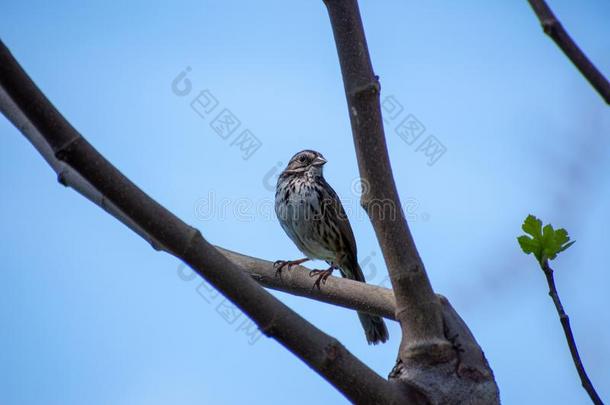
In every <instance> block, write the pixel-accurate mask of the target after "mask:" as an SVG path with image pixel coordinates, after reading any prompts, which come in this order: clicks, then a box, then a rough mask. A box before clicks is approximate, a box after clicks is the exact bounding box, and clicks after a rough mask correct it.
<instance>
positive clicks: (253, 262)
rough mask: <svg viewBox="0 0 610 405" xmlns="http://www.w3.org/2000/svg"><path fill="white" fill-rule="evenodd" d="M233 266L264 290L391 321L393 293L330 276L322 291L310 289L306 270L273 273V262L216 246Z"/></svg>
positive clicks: (294, 268) (393, 304)
mask: <svg viewBox="0 0 610 405" xmlns="http://www.w3.org/2000/svg"><path fill="white" fill-rule="evenodd" d="M216 248H217V249H218V250H219V251H220V252H221V253H222V254H224V255H225V256H226V257H227V258H228V259H229V260H231V261H232V262H233V263H235V264H237V265H239V266H240V267H241V268H242V269H243V270H245V271H246V272H247V273H248V274H249V275H250V277H252V278H253V279H254V280H256V281H257V282H258V283H259V284H261V285H262V286H264V287H267V288H271V289H274V290H278V291H283V292H287V293H290V294H293V295H298V296H301V297H306V298H310V299H314V300H317V301H321V302H326V303H328V304H333V305H338V306H340V307H344V308H349V309H354V310H357V311H360V312H367V313H369V314H373V315H379V316H383V317H385V318H388V319H392V320H395V319H396V318H395V317H394V313H395V311H396V303H395V300H394V293H393V292H392V290H389V289H387V288H383V287H378V286H375V285H371V284H365V283H361V282H359V281H354V280H350V279H347V278H340V277H334V276H330V277H329V278H328V279H327V280H326V284H324V288H323V289H319V288H313V283H314V281H315V279H312V278H311V277H310V276H309V271H310V269H308V268H306V267H303V266H294V267H293V268H291V269H290V270H285V271H282V273H277V272H276V269H275V268H274V267H273V262H270V261H267V260H263V259H258V258H256V257H250V256H246V255H243V254H241V253H236V252H232V251H230V250H227V249H224V248H221V247H218V246H216Z"/></svg>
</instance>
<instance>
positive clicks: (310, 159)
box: [284, 149, 326, 176]
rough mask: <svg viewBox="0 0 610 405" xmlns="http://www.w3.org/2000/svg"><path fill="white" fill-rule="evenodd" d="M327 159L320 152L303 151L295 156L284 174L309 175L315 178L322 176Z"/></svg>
mask: <svg viewBox="0 0 610 405" xmlns="http://www.w3.org/2000/svg"><path fill="white" fill-rule="evenodd" d="M325 163H326V159H324V156H322V154H321V153H320V152H316V151H315V150H309V149H306V150H302V151H300V152H299V153H297V154H296V155H294V156H293V157H292V158H291V159H290V162H288V166H287V167H286V170H284V173H293V174H295V173H308V174H310V175H313V176H322V167H323V166H324V164H325Z"/></svg>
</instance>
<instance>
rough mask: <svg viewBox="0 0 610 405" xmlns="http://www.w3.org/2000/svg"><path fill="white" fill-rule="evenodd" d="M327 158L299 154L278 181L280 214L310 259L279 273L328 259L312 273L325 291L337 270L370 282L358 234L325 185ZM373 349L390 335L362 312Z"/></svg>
mask: <svg viewBox="0 0 610 405" xmlns="http://www.w3.org/2000/svg"><path fill="white" fill-rule="evenodd" d="M325 163H326V159H324V157H323V156H322V154H320V153H319V152H316V151H313V150H303V151H301V152H299V153H297V154H296V155H294V156H293V157H292V158H291V159H290V162H288V166H287V167H286V169H284V171H283V172H282V174H280V177H279V179H278V182H277V188H276V192H275V213H276V215H277V217H278V219H279V221H280V224H281V225H282V228H283V229H284V231H285V232H286V234H288V236H289V237H290V239H292V241H293V242H294V244H295V245H296V246H297V247H298V248H299V250H300V251H301V252H303V254H304V255H305V256H306V257H305V258H303V259H299V260H288V261H285V260H278V261H277V262H275V266H276V268H277V271H281V270H282V269H283V268H285V267H287V268H288V269H290V268H291V267H292V266H294V265H297V264H301V263H303V262H305V261H307V260H324V261H326V262H327V263H328V265H329V266H330V267H329V268H328V269H326V270H312V271H311V272H310V276H312V277H314V276H315V277H317V279H316V281H315V282H314V287H317V288H320V283H322V284H324V283H325V282H326V279H327V278H328V277H329V276H330V275H331V274H332V272H333V270H335V269H338V270H339V271H340V272H341V275H342V276H343V277H346V278H349V279H352V280H356V281H361V282H363V283H364V282H366V281H365V279H364V274H362V270H361V269H360V266H359V265H358V255H357V251H356V241H355V239H354V233H353V232H352V227H351V225H350V223H349V219H348V218H347V215H346V214H345V210H344V209H343V205H342V204H341V201H340V200H339V197H338V196H337V193H335V190H333V189H332V187H331V186H330V185H329V184H328V183H327V182H326V180H324V176H323V175H322V168H323V166H324V164H325ZM358 317H359V318H360V322H361V323H362V326H363V328H364V332H365V334H366V340H367V341H368V343H369V344H377V343H380V342H381V343H383V342H385V341H386V340H388V330H387V328H386V326H385V323H384V322H383V319H381V318H380V317H379V316H375V315H369V314H365V313H362V312H358Z"/></svg>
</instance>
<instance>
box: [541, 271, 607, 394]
mask: <svg viewBox="0 0 610 405" xmlns="http://www.w3.org/2000/svg"><path fill="white" fill-rule="evenodd" d="M542 271H544V275H545V276H546V282H547V284H548V285H549V295H550V296H551V298H552V299H553V303H554V304H555V309H556V310H557V315H559V321H560V322H561V327H562V328H563V333H564V334H565V335H566V340H567V342H568V347H569V348H570V354H572V361H574V366H575V367H576V371H578V376H579V377H580V382H581V383H582V386H583V388H584V389H585V391H587V394H589V397H590V398H591V401H592V402H593V403H594V404H595V405H603V404H604V403H603V402H602V400H601V398H600V397H599V395H598V394H597V392H596V391H595V388H594V387H593V384H592V383H591V380H589V376H588V375H587V372H586V371H585V367H584V366H583V364H582V360H580V354H578V348H577V347H576V340H574V335H573V334H572V327H571V326H570V318H569V317H568V315H567V314H566V313H565V311H564V310H563V305H561V300H560V299H559V294H558V293H557V287H555V278H554V277H553V269H552V268H551V266H549V261H548V260H544V262H543V263H542Z"/></svg>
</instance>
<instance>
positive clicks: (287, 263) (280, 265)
mask: <svg viewBox="0 0 610 405" xmlns="http://www.w3.org/2000/svg"><path fill="white" fill-rule="evenodd" d="M303 261H304V260H276V261H275V262H273V267H274V268H275V275H276V276H277V275H278V274H280V276H281V274H282V270H283V269H284V267H287V268H288V270H290V269H292V268H293V267H294V266H296V265H297V264H301V263H303Z"/></svg>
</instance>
